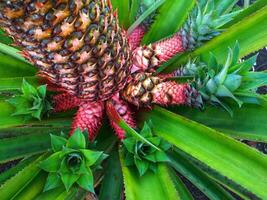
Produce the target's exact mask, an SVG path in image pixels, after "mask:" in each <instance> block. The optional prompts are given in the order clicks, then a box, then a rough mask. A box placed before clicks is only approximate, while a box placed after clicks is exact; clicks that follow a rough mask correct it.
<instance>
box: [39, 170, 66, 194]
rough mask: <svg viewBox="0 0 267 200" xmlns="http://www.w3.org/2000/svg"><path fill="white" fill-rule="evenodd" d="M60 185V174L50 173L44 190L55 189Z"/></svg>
mask: <svg viewBox="0 0 267 200" xmlns="http://www.w3.org/2000/svg"><path fill="white" fill-rule="evenodd" d="M60 185H62V182H61V179H60V175H59V174H57V173H49V175H48V177H47V179H46V183H45V186H44V190H43V191H44V192H45V191H48V190H51V189H54V188H56V187H58V186H60Z"/></svg>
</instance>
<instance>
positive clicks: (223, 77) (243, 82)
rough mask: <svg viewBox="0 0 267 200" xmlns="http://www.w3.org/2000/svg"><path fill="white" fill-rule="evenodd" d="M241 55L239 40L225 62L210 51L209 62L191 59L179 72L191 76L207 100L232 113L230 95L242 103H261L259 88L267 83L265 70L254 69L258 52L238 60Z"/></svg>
mask: <svg viewBox="0 0 267 200" xmlns="http://www.w3.org/2000/svg"><path fill="white" fill-rule="evenodd" d="M238 56H239V45H238V43H236V45H235V47H234V48H233V50H232V49H231V48H229V52H228V57H227V60H226V62H225V63H223V64H220V63H219V62H218V61H217V59H216V57H215V56H214V55H213V54H211V55H210V59H209V62H208V63H204V62H201V61H196V60H195V61H193V62H192V61H189V62H188V63H187V65H185V66H184V67H183V68H182V69H180V75H183V76H192V77H193V78H194V81H193V82H192V83H191V86H192V87H193V88H195V89H196V90H197V91H199V93H200V94H201V96H202V98H203V99H204V100H205V101H206V102H209V103H211V104H213V105H220V106H222V107H223V108H224V109H225V110H227V111H228V112H229V113H230V114H231V115H232V114H233V113H232V110H231V108H230V107H229V105H228V104H229V99H232V100H234V101H235V102H236V103H237V104H238V105H239V107H241V106H242V104H243V103H254V104H260V103H261V100H262V98H264V97H262V96H260V95H258V94H257V89H258V88H259V87H261V86H264V85H266V84H267V82H266V81H264V78H267V73H266V72H253V71H251V69H252V67H253V65H254V63H255V62H256V57H257V56H253V57H251V58H249V59H247V60H245V61H242V62H241V61H240V62H239V59H238ZM181 72H182V73H181Z"/></svg>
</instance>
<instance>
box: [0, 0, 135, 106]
mask: <svg viewBox="0 0 267 200" xmlns="http://www.w3.org/2000/svg"><path fill="white" fill-rule="evenodd" d="M0 25H1V27H3V28H4V29H5V31H6V32H7V33H8V34H9V35H10V36H12V37H13V39H14V41H15V44H16V45H17V46H19V47H21V48H22V49H23V54H24V56H25V57H26V58H27V59H28V60H29V61H30V62H31V63H33V64H34V65H35V66H36V67H38V69H39V73H38V74H39V75H40V76H41V77H43V78H45V79H46V80H47V81H48V82H50V83H52V84H56V85H57V86H58V87H59V88H62V89H63V90H65V91H66V92H68V93H70V94H72V95H73V96H75V97H78V98H79V99H84V100H86V101H88V102H95V101H105V100H107V99H109V98H111V96H112V95H114V94H115V93H116V92H118V91H120V90H121V89H122V88H123V87H124V86H125V84H126V82H127V78H128V77H129V76H130V72H131V71H130V68H131V66H132V64H131V56H132V55H131V52H130V48H129V44H128V41H127V37H126V33H125V31H124V30H122V29H121V28H120V27H119V24H118V19H117V16H116V14H114V13H113V12H112V7H111V5H110V3H109V1H107V0H26V1H22V0H11V1H5V2H3V3H0Z"/></svg>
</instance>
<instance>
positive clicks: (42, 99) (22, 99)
mask: <svg viewBox="0 0 267 200" xmlns="http://www.w3.org/2000/svg"><path fill="white" fill-rule="evenodd" d="M21 93H22V94H21V95H15V96H14V97H12V98H11V99H9V100H7V101H8V102H9V103H10V104H12V105H13V106H14V107H15V112H14V113H13V115H22V116H24V118H25V119H30V118H36V119H39V120H41V118H42V116H43V115H45V114H47V113H48V112H49V111H50V110H52V106H51V104H50V102H49V100H48V99H47V96H46V85H41V86H39V87H38V88H35V87H34V86H32V85H31V84H29V83H28V82H27V81H26V80H25V79H23V82H22V87H21Z"/></svg>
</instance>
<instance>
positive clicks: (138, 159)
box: [123, 123, 171, 176]
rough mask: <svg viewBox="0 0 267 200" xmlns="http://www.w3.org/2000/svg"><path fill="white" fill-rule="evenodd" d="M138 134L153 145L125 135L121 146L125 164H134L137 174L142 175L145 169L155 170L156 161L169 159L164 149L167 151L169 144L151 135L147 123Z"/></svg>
mask: <svg viewBox="0 0 267 200" xmlns="http://www.w3.org/2000/svg"><path fill="white" fill-rule="evenodd" d="M140 136H142V137H143V138H144V139H146V140H147V141H148V142H150V143H151V144H153V145H155V146H153V145H150V144H149V143H146V142H144V141H141V140H140V139H138V138H136V137H127V138H126V139H125V140H123V147H124V152H125V154H124V155H125V164H126V166H133V165H135V166H136V168H137V169H138V172H139V175H140V176H143V175H144V174H145V173H146V172H147V170H152V171H153V172H155V171H156V169H157V167H156V166H157V163H158V162H166V161H169V159H168V157H167V155H166V154H165V151H167V150H168V149H169V148H170V147H171V145H170V144H169V143H167V142H165V141H164V140H162V139H161V138H159V137H156V136H153V134H152V130H151V128H150V127H149V125H148V124H147V123H145V124H144V127H143V129H142V130H141V132H140Z"/></svg>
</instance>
